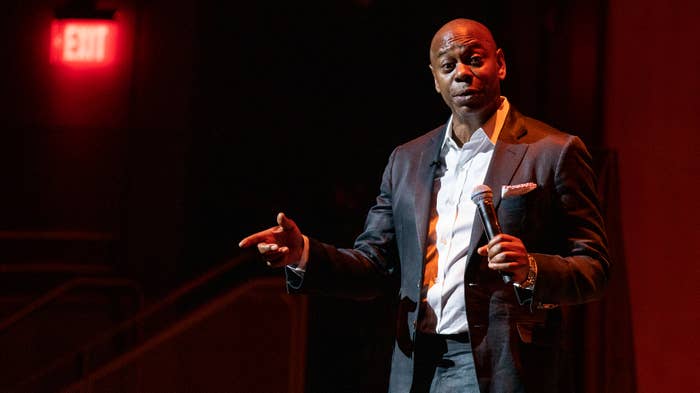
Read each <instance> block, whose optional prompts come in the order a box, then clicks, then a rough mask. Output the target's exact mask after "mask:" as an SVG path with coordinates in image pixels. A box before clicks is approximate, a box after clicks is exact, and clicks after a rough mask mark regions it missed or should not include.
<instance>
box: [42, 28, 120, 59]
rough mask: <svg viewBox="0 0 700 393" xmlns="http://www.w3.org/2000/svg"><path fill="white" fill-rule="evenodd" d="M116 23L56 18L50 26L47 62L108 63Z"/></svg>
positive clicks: (114, 37) (114, 38)
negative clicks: (49, 54)
mask: <svg viewBox="0 0 700 393" xmlns="http://www.w3.org/2000/svg"><path fill="white" fill-rule="evenodd" d="M115 51H116V24H115V23H114V22H113V21H111V20H99V19H98V20H95V19H59V20H54V21H53V22H52V24H51V62H52V63H54V64H56V63H58V64H65V65H75V66H99V65H107V64H109V63H111V62H112V61H113V60H114V58H115Z"/></svg>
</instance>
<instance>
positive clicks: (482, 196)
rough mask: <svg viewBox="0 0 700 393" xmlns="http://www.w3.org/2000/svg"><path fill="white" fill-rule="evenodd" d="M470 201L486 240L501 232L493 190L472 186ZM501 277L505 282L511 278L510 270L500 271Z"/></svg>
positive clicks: (483, 186)
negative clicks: (474, 206)
mask: <svg viewBox="0 0 700 393" xmlns="http://www.w3.org/2000/svg"><path fill="white" fill-rule="evenodd" d="M471 199H472V202H474V204H475V205H476V210H477V211H478V212H479V217H481V222H482V223H483V224H484V231H485V232H486V238H487V239H488V240H491V239H493V238H494V237H496V235H498V234H500V233H503V232H502V231H501V225H500V224H499V223H498V216H496V209H495V208H494V207H493V191H491V188H490V187H489V186H487V185H485V184H480V185H478V186H476V187H474V190H473V191H472V195H471ZM500 273H501V277H503V282H505V283H506V284H508V283H510V282H511V281H512V280H513V277H512V276H513V274H512V273H510V272H503V271H501V272H500Z"/></svg>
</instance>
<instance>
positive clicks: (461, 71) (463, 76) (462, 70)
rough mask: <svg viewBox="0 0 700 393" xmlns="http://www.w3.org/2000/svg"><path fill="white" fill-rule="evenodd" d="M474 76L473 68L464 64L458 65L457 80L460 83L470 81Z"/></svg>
mask: <svg viewBox="0 0 700 393" xmlns="http://www.w3.org/2000/svg"><path fill="white" fill-rule="evenodd" d="M473 76H474V73H473V72H472V69H471V67H469V65H467V64H464V63H457V74H456V79H457V80H459V81H470V80H471V78H472V77H473Z"/></svg>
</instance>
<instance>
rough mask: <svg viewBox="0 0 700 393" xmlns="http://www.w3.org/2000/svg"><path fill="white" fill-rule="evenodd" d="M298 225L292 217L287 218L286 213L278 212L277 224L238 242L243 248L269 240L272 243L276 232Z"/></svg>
mask: <svg viewBox="0 0 700 393" xmlns="http://www.w3.org/2000/svg"><path fill="white" fill-rule="evenodd" d="M295 226H296V224H295V223H294V221H292V220H291V219H289V218H287V216H286V215H285V214H284V213H279V214H277V226H274V227H272V228H268V229H266V230H264V231H260V232H257V233H254V234H252V235H250V236H248V237H246V238H244V239H243V240H241V241H240V242H239V243H238V247H241V248H246V247H250V246H253V245H255V244H258V243H261V242H267V243H271V242H274V241H275V240H274V234H276V233H281V232H283V231H284V230H285V229H292V228H294V227H295Z"/></svg>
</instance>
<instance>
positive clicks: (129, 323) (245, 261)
mask: <svg viewBox="0 0 700 393" xmlns="http://www.w3.org/2000/svg"><path fill="white" fill-rule="evenodd" d="M235 268H241V269H243V270H245V269H248V270H251V271H252V272H256V271H261V272H262V271H264V265H263V264H262V261H261V260H260V257H259V254H258V253H257V251H250V250H244V251H242V252H241V254H240V255H238V256H236V257H234V258H232V259H230V260H228V261H226V262H225V263H222V264H220V265H218V266H215V267H214V268H212V269H210V270H208V271H206V272H205V273H204V274H202V275H200V276H198V277H196V278H195V279H193V280H191V281H189V282H187V283H185V284H184V285H182V286H180V287H178V288H177V289H175V290H174V291H172V292H170V293H169V294H168V295H167V296H166V297H164V298H163V299H161V300H159V301H157V302H154V303H152V304H150V305H148V306H146V307H143V308H141V310H140V311H139V312H137V313H136V314H134V315H133V316H132V317H130V318H129V319H127V320H125V321H123V322H122V323H120V324H118V325H117V326H115V327H113V328H112V329H109V330H107V331H105V332H103V333H101V334H99V335H97V336H95V337H94V338H93V339H92V340H90V341H88V342H87V343H85V344H83V345H82V346H81V347H80V348H78V349H76V350H74V351H72V352H70V353H67V354H66V355H64V356H62V357H60V358H58V359H56V360H55V361H54V362H53V363H52V364H50V365H49V366H47V367H45V368H44V369H43V370H41V371H39V372H38V373H36V374H34V375H33V376H30V377H29V378H27V379H25V380H24V381H23V382H21V383H20V384H19V385H17V386H16V388H19V387H21V386H22V385H25V384H28V383H31V382H32V381H35V380H37V379H40V378H41V377H42V376H45V375H46V374H48V373H49V372H51V370H53V369H56V368H58V367H59V366H60V365H62V364H64V363H66V362H69V361H71V360H74V359H75V358H76V357H77V356H81V355H82V356H86V355H87V354H89V353H90V351H91V349H92V348H95V347H97V346H98V345H100V344H102V343H104V342H107V341H108V340H109V339H110V338H113V337H115V336H117V335H118V334H120V333H123V332H126V331H130V330H131V329H134V328H135V327H137V326H139V324H141V323H142V322H143V321H145V320H146V319H147V318H148V317H150V316H152V315H153V314H155V313H156V312H158V311H160V310H162V309H164V308H165V307H167V306H170V305H172V304H174V303H175V302H176V301H177V300H179V299H180V298H182V297H183V296H185V295H187V294H189V293H190V292H192V291H194V290H195V289H197V288H199V287H201V286H203V285H204V284H206V283H207V282H209V281H211V280H212V279H214V278H216V277H218V276H220V275H222V274H224V273H227V272H229V271H231V270H233V269H235ZM244 273H248V274H242V275H241V277H239V278H240V279H241V280H243V281H245V280H248V279H249V278H250V276H251V274H250V273H251V272H244ZM237 285H238V284H237V283H231V287H235V286H237Z"/></svg>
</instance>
